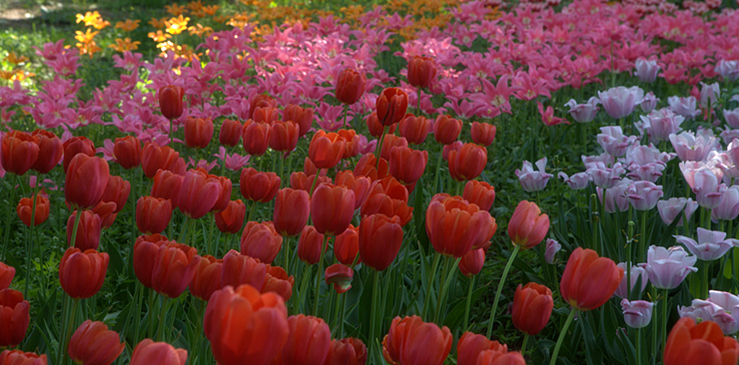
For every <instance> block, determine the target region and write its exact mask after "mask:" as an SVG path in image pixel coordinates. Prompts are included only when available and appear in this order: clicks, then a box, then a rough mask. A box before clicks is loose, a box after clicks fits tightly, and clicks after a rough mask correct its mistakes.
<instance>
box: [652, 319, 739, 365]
mask: <svg viewBox="0 0 739 365" xmlns="http://www.w3.org/2000/svg"><path fill="white" fill-rule="evenodd" d="M737 362H739V343H737V341H736V339H735V338H733V337H730V336H724V335H723V333H722V332H721V328H720V327H719V325H717V324H716V323H714V322H711V321H703V322H701V323H699V324H697V325H696V324H695V321H694V320H693V319H691V318H682V319H680V320H678V321H677V323H675V325H674V326H673V327H672V330H670V336H669V337H667V343H665V352H664V364H665V365H688V364H724V365H729V364H732V365H733V364H736V363H737Z"/></svg>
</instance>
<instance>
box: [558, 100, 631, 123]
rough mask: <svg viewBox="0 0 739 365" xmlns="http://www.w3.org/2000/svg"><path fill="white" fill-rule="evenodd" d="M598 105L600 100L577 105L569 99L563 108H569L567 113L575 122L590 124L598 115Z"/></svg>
mask: <svg viewBox="0 0 739 365" xmlns="http://www.w3.org/2000/svg"><path fill="white" fill-rule="evenodd" d="M598 104H600V100H598V98H596V97H592V98H590V99H589V100H588V102H587V103H584V104H578V103H577V101H575V99H570V101H568V102H567V104H565V105H564V106H566V107H569V108H570V110H569V113H570V115H571V116H572V119H575V121H576V122H578V123H590V122H592V121H593V120H594V119H595V116H596V114H598V109H599V108H598ZM642 106H643V104H642Z"/></svg>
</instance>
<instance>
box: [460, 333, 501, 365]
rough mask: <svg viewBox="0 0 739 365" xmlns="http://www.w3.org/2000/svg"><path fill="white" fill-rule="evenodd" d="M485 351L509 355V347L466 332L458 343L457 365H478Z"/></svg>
mask: <svg viewBox="0 0 739 365" xmlns="http://www.w3.org/2000/svg"><path fill="white" fill-rule="evenodd" d="M485 351H494V352H496V353H500V354H505V353H508V346H507V345H502V344H500V342H498V341H491V340H489V339H488V338H487V337H485V336H484V335H478V334H474V333H472V332H465V333H463V334H462V337H460V338H459V341H458V342H457V365H476V364H477V358H478V357H480V354H482V353H483V352H485Z"/></svg>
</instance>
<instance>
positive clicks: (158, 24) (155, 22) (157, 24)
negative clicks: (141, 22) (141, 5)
mask: <svg viewBox="0 0 739 365" xmlns="http://www.w3.org/2000/svg"><path fill="white" fill-rule="evenodd" d="M166 21H167V18H161V19H157V18H151V20H149V24H151V26H152V27H154V29H160V28H164V27H166V26H167V25H166V24H164V23H165V22H166Z"/></svg>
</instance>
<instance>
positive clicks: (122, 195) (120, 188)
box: [101, 176, 131, 213]
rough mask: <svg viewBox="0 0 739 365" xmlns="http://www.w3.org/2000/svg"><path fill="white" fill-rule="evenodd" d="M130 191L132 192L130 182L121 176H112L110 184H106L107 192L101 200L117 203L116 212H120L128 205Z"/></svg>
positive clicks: (109, 180)
mask: <svg viewBox="0 0 739 365" xmlns="http://www.w3.org/2000/svg"><path fill="white" fill-rule="evenodd" d="M129 193H131V183H130V182H128V181H126V180H123V178H122V177H120V176H111V177H110V179H108V184H107V185H105V192H104V193H103V198H102V199H101V201H103V202H113V203H115V206H116V207H115V211H114V213H120V212H121V211H122V210H123V207H125V206H126V201H127V200H128V194H129Z"/></svg>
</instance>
